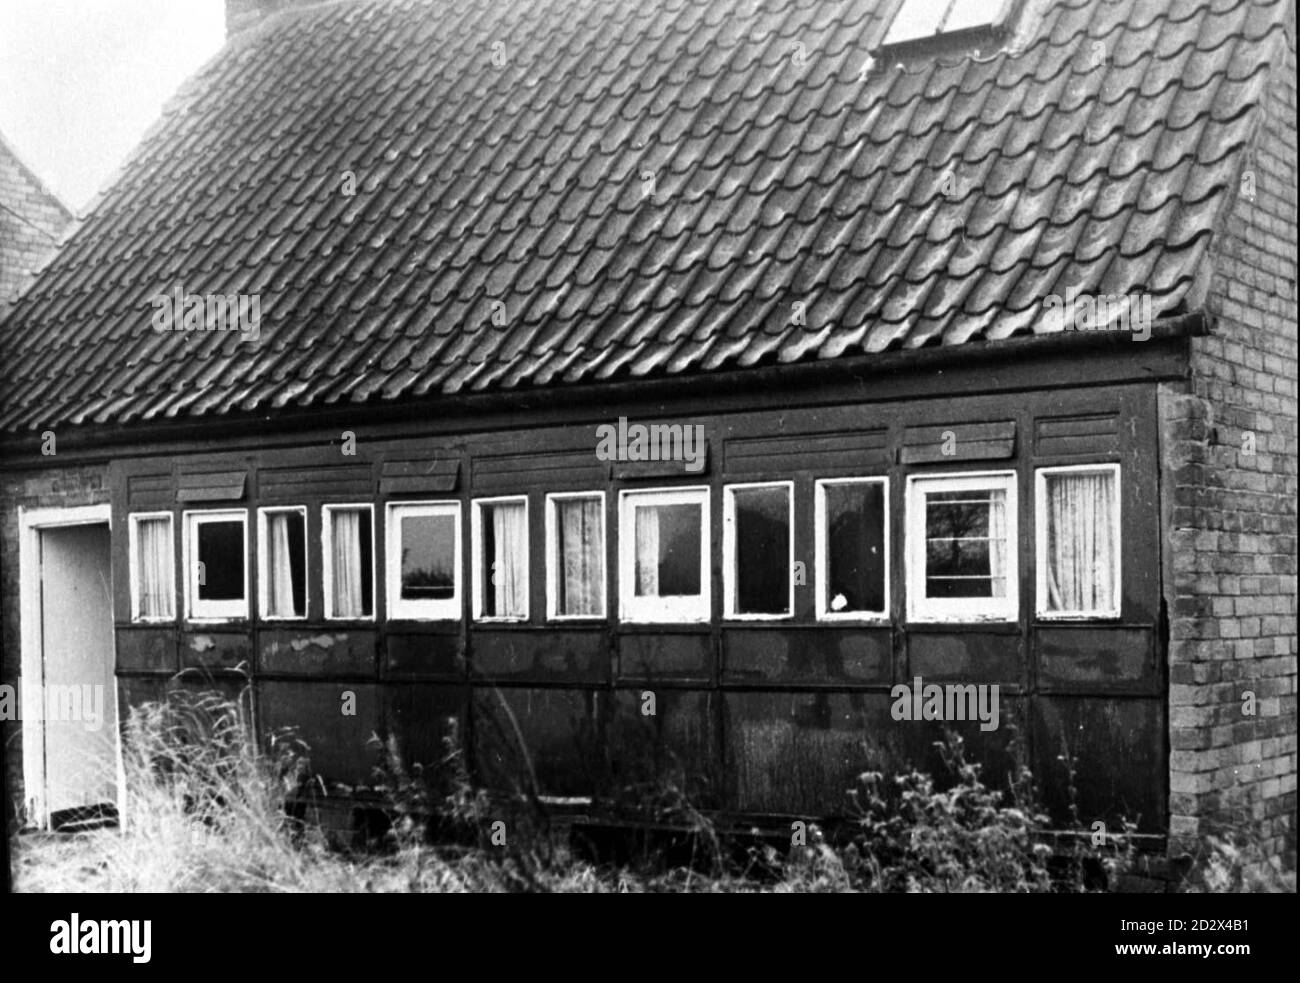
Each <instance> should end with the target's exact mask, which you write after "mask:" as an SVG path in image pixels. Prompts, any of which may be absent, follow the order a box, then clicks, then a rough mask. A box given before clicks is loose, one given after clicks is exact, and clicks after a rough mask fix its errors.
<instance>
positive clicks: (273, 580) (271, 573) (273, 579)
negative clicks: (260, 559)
mask: <svg viewBox="0 0 1300 983" xmlns="http://www.w3.org/2000/svg"><path fill="white" fill-rule="evenodd" d="M293 518H295V516H294V515H293V514H291V513H289V512H272V513H270V514H268V515H267V517H266V576H267V579H268V583H267V586H266V603H267V611H266V613H267V615H268V616H269V617H272V618H292V617H293V616H294V615H296V614H297V613H298V612H297V611H295V610H294V607H293V566H292V565H291V564H290V561H289V551H290V546H289V522H290V520H291V519H293Z"/></svg>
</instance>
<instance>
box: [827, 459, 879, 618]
mask: <svg viewBox="0 0 1300 983" xmlns="http://www.w3.org/2000/svg"><path fill="white" fill-rule="evenodd" d="M827 485H880V487H881V495H882V500H883V502H884V509H883V511H884V520H885V529H884V532H885V602H884V603H885V607H884V610H883V611H879V612H876V611H832V610H831V609H830V606H829V604H828V603H827V599H826V590H825V588H826V587H827V586H828V585H829V582H830V570H829V569H828V566H827V564H828V561H829V557H828V555H827V550H826V486H827ZM890 511H891V508H890V502H889V479H888V478H887V477H884V476H880V475H878V476H866V477H855V478H818V479H816V480H815V481H814V482H813V522H814V523H815V525H814V527H813V536H814V550H813V554H814V555H813V563H814V570H813V583H814V585H815V588H814V590H815V596H816V606H817V620H818V621H857V622H863V621H870V622H877V623H879V622H887V621H889V612H890V602H891V600H892V597H891V594H890V590H889V588H890V583H889V582H890V580H891V579H892V577H891V572H892V571H891V565H890V564H891V559H890V558H891V555H892V554H891V551H892V548H893V542H892V541H891V540H892V536H891V533H892V530H891V529H890V525H889V513H890Z"/></svg>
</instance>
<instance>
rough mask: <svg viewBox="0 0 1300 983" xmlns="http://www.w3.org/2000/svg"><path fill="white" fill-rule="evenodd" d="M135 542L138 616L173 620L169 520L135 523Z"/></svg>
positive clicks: (173, 600) (145, 520)
mask: <svg viewBox="0 0 1300 983" xmlns="http://www.w3.org/2000/svg"><path fill="white" fill-rule="evenodd" d="M136 543H137V547H138V549H139V556H138V557H137V558H136V568H137V570H138V571H139V573H138V576H139V589H140V601H139V603H140V616H141V617H142V618H172V617H175V613H176V612H175V590H174V588H173V585H172V538H171V522H170V520H168V519H141V520H139V521H138V522H137V524H136Z"/></svg>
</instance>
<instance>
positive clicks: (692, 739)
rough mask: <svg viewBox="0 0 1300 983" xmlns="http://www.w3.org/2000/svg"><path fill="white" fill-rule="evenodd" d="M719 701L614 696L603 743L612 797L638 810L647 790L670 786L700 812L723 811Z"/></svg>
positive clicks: (676, 693) (703, 696)
mask: <svg viewBox="0 0 1300 983" xmlns="http://www.w3.org/2000/svg"><path fill="white" fill-rule="evenodd" d="M650 697H653V703H651V701H650ZM716 699H717V696H716V695H714V694H712V693H708V692H702V691H699V690H669V689H661V690H647V689H632V690H618V691H617V692H615V693H614V698H613V705H612V708H611V711H610V719H609V723H608V725H607V728H608V729H607V736H606V740H605V747H606V749H607V754H608V759H607V761H608V767H609V794H610V795H611V796H613V797H614V798H615V800H616V801H618V802H620V803H625V804H626V805H628V806H630V807H632V808H637V807H644V806H645V805H646V801H645V796H644V793H645V789H646V788H648V787H650V788H662V787H664V786H666V785H672V786H673V787H675V788H678V789H681V790H682V791H683V792H685V793H686V795H687V796H688V797H689V798H690V800H691V802H692V804H693V805H696V806H697V807H699V808H716V807H718V806H720V805H721V803H722V783H721V781H720V776H719V775H718V765H717V761H718V759H717V752H718V735H717V733H716V730H717V727H716V725H715V723H714V721H715V720H716V713H715V710H716V706H715V703H714V701H715V700H716ZM651 709H653V711H654V713H653V714H650V713H648V712H647V711H648V710H651Z"/></svg>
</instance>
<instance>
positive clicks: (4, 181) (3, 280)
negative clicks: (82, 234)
mask: <svg viewBox="0 0 1300 983" xmlns="http://www.w3.org/2000/svg"><path fill="white" fill-rule="evenodd" d="M71 221H72V216H71V215H69V214H68V212H67V210H66V209H64V207H63V206H62V205H61V204H59V202H58V201H57V200H56V199H55V198H53V197H52V196H51V195H50V194H49V192H48V191H46V190H45V189H44V188H43V187H41V185H40V183H39V182H38V181H37V180H36V179H35V177H34V176H33V175H32V174H31V172H30V171H28V170H27V168H26V167H24V166H23V164H22V163H21V162H20V161H19V160H18V158H17V156H16V155H15V154H14V152H13V151H12V149H11V148H10V147H9V146H8V145H7V144H6V143H5V142H4V140H2V139H0V319H3V318H4V315H5V312H6V311H7V310H8V308H9V306H10V305H11V304H12V303H13V301H14V299H15V298H17V296H18V295H19V293H21V292H22V291H23V290H25V289H26V288H27V286H28V284H30V283H31V281H32V277H33V275H34V274H35V273H36V271H37V270H39V269H41V267H42V266H43V265H44V264H45V262H46V261H47V260H49V258H50V257H51V256H52V255H53V254H54V251H55V249H56V248H57V247H58V244H59V237H60V236H61V235H62V234H63V232H64V231H65V230H66V229H67V228H68V226H69V225H70V224H71Z"/></svg>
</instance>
